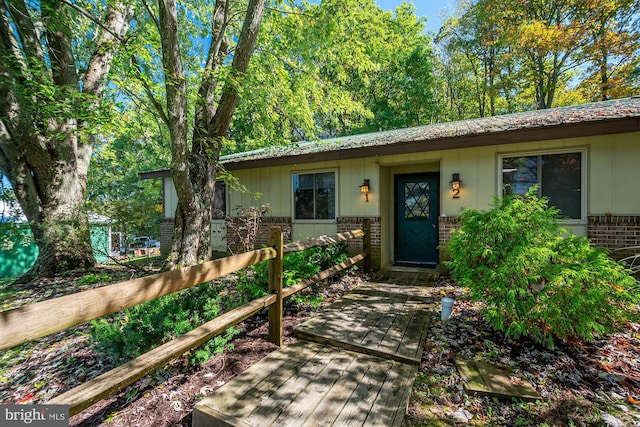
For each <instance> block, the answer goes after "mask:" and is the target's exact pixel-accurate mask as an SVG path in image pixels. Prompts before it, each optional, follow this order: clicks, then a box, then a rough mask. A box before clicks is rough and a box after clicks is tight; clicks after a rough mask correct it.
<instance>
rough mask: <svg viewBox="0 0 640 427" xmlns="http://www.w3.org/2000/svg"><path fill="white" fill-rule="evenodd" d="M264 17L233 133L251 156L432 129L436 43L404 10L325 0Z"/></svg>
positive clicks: (355, 0)
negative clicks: (370, 134) (312, 142)
mask: <svg viewBox="0 0 640 427" xmlns="http://www.w3.org/2000/svg"><path fill="white" fill-rule="evenodd" d="M291 3H292V4H289V5H283V6H280V7H279V11H278V12H275V13H274V12H273V11H271V12H272V13H268V14H267V15H266V18H265V21H264V23H263V27H262V30H261V36H260V38H259V40H258V42H257V48H256V52H255V54H254V59H253V60H252V62H251V65H250V68H249V70H248V73H247V77H248V79H247V86H246V91H245V95H244V96H243V97H242V98H241V100H240V102H239V104H238V114H237V115H236V117H235V118H234V121H233V123H232V127H231V129H230V135H229V136H230V138H232V139H233V141H232V142H233V143H234V144H235V145H234V146H233V147H232V148H234V149H240V150H246V149H252V148H258V147H262V146H265V145H269V144H271V145H273V144H274V143H279V144H287V143H290V142H291V141H297V140H301V139H307V140H309V139H313V138H315V137H317V136H320V137H330V136H337V135H343V134H352V133H360V132H367V131H372V130H378V129H380V128H383V129H390V128H397V127H406V126H412V125H417V124H422V123H427V122H429V121H430V120H431V118H432V109H433V82H432V73H431V66H432V63H433V55H432V52H431V40H430V39H429V37H428V36H426V35H425V34H424V21H423V20H421V19H419V18H418V17H417V16H416V15H415V8H414V7H413V6H411V5H408V4H403V5H401V6H399V7H398V8H397V9H396V10H395V11H393V12H390V11H383V10H382V9H380V8H379V7H378V6H376V4H375V1H374V0H364V1H363V0H340V1H338V0H325V1H322V2H319V3H305V2H302V3H299V2H291Z"/></svg>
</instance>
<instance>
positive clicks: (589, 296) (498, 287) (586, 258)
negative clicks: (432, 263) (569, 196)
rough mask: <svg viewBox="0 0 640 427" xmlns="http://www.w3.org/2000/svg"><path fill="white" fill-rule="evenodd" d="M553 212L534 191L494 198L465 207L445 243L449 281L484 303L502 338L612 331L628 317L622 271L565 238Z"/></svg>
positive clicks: (626, 279) (581, 241)
mask: <svg viewBox="0 0 640 427" xmlns="http://www.w3.org/2000/svg"><path fill="white" fill-rule="evenodd" d="M558 217H559V216H558V210H557V209H555V208H550V207H548V200H546V199H539V198H538V197H537V196H536V188H532V189H531V190H530V191H529V192H528V193H527V194H526V195H525V196H524V197H520V196H506V197H504V198H502V199H498V198H496V199H495V201H494V207H493V209H491V210H489V211H478V210H471V209H469V210H466V211H464V212H463V213H462V217H461V228H460V229H459V230H457V231H455V232H454V233H453V237H452V239H451V241H450V242H449V244H448V249H449V251H450V254H451V257H452V259H453V261H451V262H450V263H449V264H448V267H449V268H450V269H451V274H452V276H453V278H454V279H455V280H456V281H457V282H458V284H459V285H461V286H463V287H468V288H470V290H471V294H472V297H473V298H474V299H476V300H481V301H483V302H484V303H485V304H486V309H485V310H484V311H483V314H484V316H485V318H486V320H487V321H488V322H489V323H490V324H491V325H492V326H493V327H494V328H496V329H498V330H501V331H504V332H505V335H506V336H508V337H513V338H519V337H521V336H530V337H532V338H533V339H534V340H535V341H536V342H538V343H542V344H545V345H547V346H550V347H553V345H554V339H555V338H557V339H561V340H565V339H568V338H581V339H584V340H591V339H592V338H593V337H594V335H596V334H600V333H607V332H612V331H614V330H615V329H616V327H617V325H618V324H619V322H621V321H624V320H625V319H627V318H628V317H629V316H630V311H629V310H630V303H633V302H634V296H633V295H632V294H631V293H630V292H629V291H628V290H629V289H630V288H631V287H632V286H633V284H634V280H633V278H632V277H630V276H629V274H628V271H627V270H626V269H625V268H624V267H623V266H622V265H620V264H618V263H616V262H615V261H613V260H612V259H611V258H609V257H608V256H607V254H606V253H605V252H604V251H603V250H600V249H595V248H593V247H592V246H591V245H590V244H589V241H588V240H587V239H585V238H583V237H577V236H573V235H568V233H567V232H566V230H564V229H563V228H561V227H560V226H559V225H558V223H557V220H558Z"/></svg>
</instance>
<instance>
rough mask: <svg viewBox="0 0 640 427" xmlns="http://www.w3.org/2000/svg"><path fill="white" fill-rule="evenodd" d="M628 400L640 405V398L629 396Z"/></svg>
mask: <svg viewBox="0 0 640 427" xmlns="http://www.w3.org/2000/svg"><path fill="white" fill-rule="evenodd" d="M627 402H629V403H631V404H632V405H640V400H637V399H634V398H633V396H629V397H627Z"/></svg>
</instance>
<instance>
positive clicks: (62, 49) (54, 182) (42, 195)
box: [0, 0, 132, 279]
mask: <svg viewBox="0 0 640 427" xmlns="http://www.w3.org/2000/svg"><path fill="white" fill-rule="evenodd" d="M90 13H92V14H94V13H95V15H98V14H101V15H102V17H101V18H93V17H92V16H91V15H90ZM131 15H132V4H131V2H129V1H128V0H114V1H109V2H106V5H104V9H103V3H102V2H95V3H90V4H89V5H88V7H82V8H81V7H80V6H78V5H77V4H76V3H73V2H69V1H61V0H41V1H39V2H26V1H25V0H2V1H0V169H1V170H2V171H3V172H4V173H5V174H6V175H7V177H8V178H9V181H10V183H11V186H12V187H13V190H14V192H15V195H16V198H17V200H18V201H19V203H20V206H21V208H22V210H23V212H24V214H25V215H26V217H27V219H28V220H29V223H30V225H31V230H32V231H33V235H34V238H35V241H36V243H37V244H38V247H39V249H40V252H39V255H38V259H37V260H36V263H35V265H34V266H33V268H32V269H31V270H30V271H29V272H28V273H27V275H26V276H25V279H27V278H30V277H33V276H35V275H54V274H57V273H60V272H63V271H66V270H69V269H74V268H78V267H86V266H90V265H93V264H94V259H93V254H92V251H91V245H90V240H89V226H88V222H87V216H86V213H85V212H83V204H84V196H85V189H86V177H87V169H88V167H89V161H90V158H91V152H92V147H93V141H94V135H95V132H96V130H97V129H96V128H97V126H98V125H99V123H100V121H101V120H103V119H104V116H105V115H104V111H103V107H104V106H103V105H102V104H101V100H102V99H103V96H104V93H105V86H106V78H107V75H108V73H109V70H110V66H111V63H112V60H113V57H114V54H115V52H116V50H117V49H118V47H119V46H120V44H121V43H122V40H123V37H124V36H125V34H126V32H127V31H128V28H129V21H130V18H131Z"/></svg>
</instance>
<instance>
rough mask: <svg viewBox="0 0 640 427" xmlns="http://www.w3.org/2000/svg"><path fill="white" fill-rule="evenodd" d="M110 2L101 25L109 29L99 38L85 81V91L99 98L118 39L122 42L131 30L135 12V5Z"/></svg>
mask: <svg viewBox="0 0 640 427" xmlns="http://www.w3.org/2000/svg"><path fill="white" fill-rule="evenodd" d="M109 4H110V5H111V6H110V7H109V9H108V11H107V15H106V17H105V21H104V24H103V25H102V26H101V28H108V30H105V31H104V32H103V33H102V34H101V35H100V38H99V39H98V43H97V45H96V48H95V50H94V52H93V54H92V55H91V59H90V60H89V66H88V67H87V72H86V74H85V76H84V81H83V83H84V85H83V91H84V92H85V93H89V94H92V95H95V96H96V97H98V98H100V97H101V96H102V92H103V90H104V87H105V85H106V78H107V75H108V73H109V70H110V69H111V62H112V60H113V56H114V54H115V49H116V47H117V45H118V43H116V41H117V42H120V43H121V42H122V39H123V36H124V35H125V34H126V32H127V31H128V30H129V21H130V20H131V16H132V14H133V7H132V6H131V5H130V4H125V2H124V1H122V0H120V1H116V2H109Z"/></svg>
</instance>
